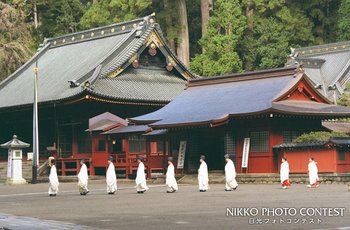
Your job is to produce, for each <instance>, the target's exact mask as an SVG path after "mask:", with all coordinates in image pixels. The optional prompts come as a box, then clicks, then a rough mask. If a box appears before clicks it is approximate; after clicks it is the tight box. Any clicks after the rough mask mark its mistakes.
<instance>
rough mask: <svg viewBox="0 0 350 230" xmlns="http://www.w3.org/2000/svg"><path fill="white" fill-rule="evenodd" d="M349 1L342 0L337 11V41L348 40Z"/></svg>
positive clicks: (349, 28)
mask: <svg viewBox="0 0 350 230" xmlns="http://www.w3.org/2000/svg"><path fill="white" fill-rule="evenodd" d="M349 14H350V0H342V1H341V4H340V7H339V10H338V34H337V35H338V40H339V41H344V40H350V15H349Z"/></svg>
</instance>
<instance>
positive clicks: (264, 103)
mask: <svg viewBox="0 0 350 230" xmlns="http://www.w3.org/2000/svg"><path fill="white" fill-rule="evenodd" d="M294 70H295V69H294V68H285V69H283V68H282V69H275V70H266V71H259V72H258V71H257V72H252V73H246V74H240V75H233V76H225V77H217V78H210V79H200V80H192V81H190V83H189V87H188V88H187V89H186V90H185V91H184V92H183V93H182V94H180V95H179V96H177V97H176V98H175V99H174V100H173V101H172V102H170V103H169V104H167V105H166V106H164V107H163V108H161V109H159V110H157V111H155V112H152V113H149V114H146V115H143V116H139V117H135V118H131V119H130V120H131V121H133V122H135V123H138V124H149V126H150V127H152V128H155V129H161V128H170V127H174V126H192V125H215V124H219V123H221V122H225V121H228V119H229V118H230V117H235V116H250V115H255V114H263V113H265V114H268V113H283V114H291V115H311V116H324V117H337V116H350V108H347V107H341V106H335V105H332V104H327V103H319V102H313V101H293V100H281V97H282V96H283V95H285V94H286V93H287V92H290V91H291V90H292V89H293V88H295V87H297V84H298V83H299V82H300V81H302V80H303V78H304V77H305V75H304V74H303V73H302V72H298V73H295V72H294ZM305 82H307V81H305Z"/></svg>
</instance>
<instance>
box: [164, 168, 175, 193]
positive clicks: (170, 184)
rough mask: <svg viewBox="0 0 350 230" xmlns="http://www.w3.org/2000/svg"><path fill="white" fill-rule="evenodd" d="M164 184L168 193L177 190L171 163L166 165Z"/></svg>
mask: <svg viewBox="0 0 350 230" xmlns="http://www.w3.org/2000/svg"><path fill="white" fill-rule="evenodd" d="M165 184H166V186H167V190H168V191H169V192H173V191H176V190H178V186H177V182H176V178H175V168H174V165H173V164H172V163H171V164H169V165H168V169H167V171H166V179H165Z"/></svg>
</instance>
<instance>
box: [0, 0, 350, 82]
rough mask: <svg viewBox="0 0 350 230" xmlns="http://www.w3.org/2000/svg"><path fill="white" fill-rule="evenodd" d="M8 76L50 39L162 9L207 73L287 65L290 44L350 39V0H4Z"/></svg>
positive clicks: (164, 22)
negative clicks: (41, 44)
mask: <svg viewBox="0 0 350 230" xmlns="http://www.w3.org/2000/svg"><path fill="white" fill-rule="evenodd" d="M0 12H1V14H0V80H2V79H4V78H5V77H7V76H8V75H9V74H11V73H12V72H13V71H15V70H16V69H17V68H19V67H20V66H21V65H22V64H23V63H25V62H26V61H27V60H28V58H30V57H31V56H32V55H33V53H35V52H36V49H37V47H38V46H39V44H40V43H42V42H43V40H44V38H48V37H55V36H59V35H62V34H66V33H72V32H76V31H79V30H84V29H89V28H93V27H98V26H103V25H108V24H111V23H115V22H121V21H125V20H130V19H133V18H137V17H142V16H146V15H149V14H151V13H152V12H155V13H156V16H155V17H156V21H157V22H158V23H159V24H160V25H161V28H162V30H163V33H164V35H165V37H166V38H167V42H168V44H169V46H170V47H171V48H172V49H173V50H174V51H175V52H176V53H177V55H178V56H179V58H180V59H181V60H182V61H183V62H184V63H185V64H187V65H189V66H190V68H191V69H192V71H194V72H195V73H197V74H199V75H202V76H214V75H220V74H226V73H232V72H244V71H250V70H256V69H266V68H275V67H281V66H283V65H284V63H285V62H286V59H287V57H288V54H289V53H290V47H302V46H310V45H318V44H324V43H330V42H337V41H344V40H350V17H349V12H350V0H308V1H305V0H1V1H0Z"/></svg>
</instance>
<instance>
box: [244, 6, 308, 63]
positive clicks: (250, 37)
mask: <svg viewBox="0 0 350 230" xmlns="http://www.w3.org/2000/svg"><path fill="white" fill-rule="evenodd" d="M243 4H244V8H245V9H246V10H245V12H246V16H247V18H248V27H247V29H246V31H245V34H244V39H243V40H242V41H241V43H240V44H239V52H240V55H241V56H242V58H243V62H244V66H245V70H254V69H267V68H275V67H281V66H283V65H284V64H285V62H286V59H287V57H288V54H289V52H290V48H291V47H297V46H305V45H309V44H312V43H313V40H314V37H313V35H312V33H311V28H312V24H311V22H310V20H309V19H308V18H306V17H305V16H304V15H303V12H302V11H301V10H300V9H298V8H293V7H292V6H290V5H289V4H288V2H287V1H286V0H272V1H267V0H244V1H243ZM292 9H293V10H292Z"/></svg>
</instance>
